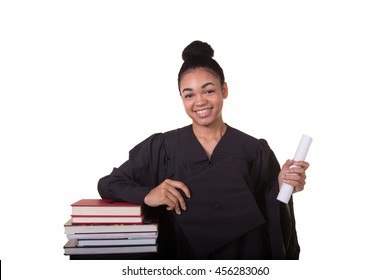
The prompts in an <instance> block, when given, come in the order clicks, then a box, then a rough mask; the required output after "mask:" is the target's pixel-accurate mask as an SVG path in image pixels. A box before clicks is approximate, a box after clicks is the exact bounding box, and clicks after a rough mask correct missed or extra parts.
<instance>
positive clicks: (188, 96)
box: [184, 94, 194, 99]
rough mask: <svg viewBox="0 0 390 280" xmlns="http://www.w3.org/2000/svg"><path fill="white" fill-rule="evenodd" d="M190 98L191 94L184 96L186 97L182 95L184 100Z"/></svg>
mask: <svg viewBox="0 0 390 280" xmlns="http://www.w3.org/2000/svg"><path fill="white" fill-rule="evenodd" d="M192 96H194V95H193V94H186V95H184V98H185V99H189V98H191V97H192Z"/></svg>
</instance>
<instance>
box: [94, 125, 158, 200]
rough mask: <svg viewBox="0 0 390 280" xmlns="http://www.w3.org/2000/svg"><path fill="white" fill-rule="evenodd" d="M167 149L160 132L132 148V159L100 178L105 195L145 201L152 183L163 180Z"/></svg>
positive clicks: (99, 187)
mask: <svg viewBox="0 0 390 280" xmlns="http://www.w3.org/2000/svg"><path fill="white" fill-rule="evenodd" d="M165 163H166V152H165V148H164V139H163V135H162V134H161V133H159V134H154V135H152V136H150V137H149V138H147V139H146V140H144V141H143V142H141V143H140V144H138V145H137V146H135V147H134V148H133V149H132V150H130V152H129V159H128V160H127V161H126V162H124V163H123V164H122V165H121V166H120V167H119V168H114V169H113V170H112V172H111V174H109V175H107V176H105V177H103V178H101V179H100V180H99V182H98V192H99V194H100V196H101V197H102V198H105V199H110V200H113V201H127V202H131V203H136V204H143V203H144V198H145V196H146V195H147V193H148V192H149V191H150V189H152V188H153V187H155V186H157V185H159V184H160V183H161V182H162V181H163V177H164V174H165V169H166V168H165V166H166V164H165Z"/></svg>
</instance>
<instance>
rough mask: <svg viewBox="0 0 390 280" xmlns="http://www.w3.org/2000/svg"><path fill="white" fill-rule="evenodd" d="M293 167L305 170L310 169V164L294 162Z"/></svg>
mask: <svg viewBox="0 0 390 280" xmlns="http://www.w3.org/2000/svg"><path fill="white" fill-rule="evenodd" d="M293 165H295V166H299V167H301V168H303V169H304V170H306V169H308V168H309V166H310V164H309V163H308V162H306V161H303V160H302V161H294V163H293Z"/></svg>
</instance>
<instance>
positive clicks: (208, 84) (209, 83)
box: [201, 82, 214, 88]
mask: <svg viewBox="0 0 390 280" xmlns="http://www.w3.org/2000/svg"><path fill="white" fill-rule="evenodd" d="M210 85H212V86H214V84H213V83H212V82H208V83H205V84H204V85H203V86H202V87H201V88H205V87H207V86H210Z"/></svg>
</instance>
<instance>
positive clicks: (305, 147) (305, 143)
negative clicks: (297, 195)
mask: <svg viewBox="0 0 390 280" xmlns="http://www.w3.org/2000/svg"><path fill="white" fill-rule="evenodd" d="M312 140H313V138H311V137H310V136H307V135H302V138H301V142H299V145H298V148H297V151H296V152H295V155H294V161H301V160H305V158H306V155H307V152H308V151H309V148H310V144H311V141H312ZM293 167H296V166H295V165H292V166H291V167H290V168H293ZM293 191H294V187H293V186H291V185H289V184H286V183H283V184H282V186H281V187H280V191H279V194H278V197H277V198H276V199H277V200H279V201H281V202H284V203H286V204H287V203H288V201H289V200H290V197H291V195H292V193H293Z"/></svg>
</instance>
